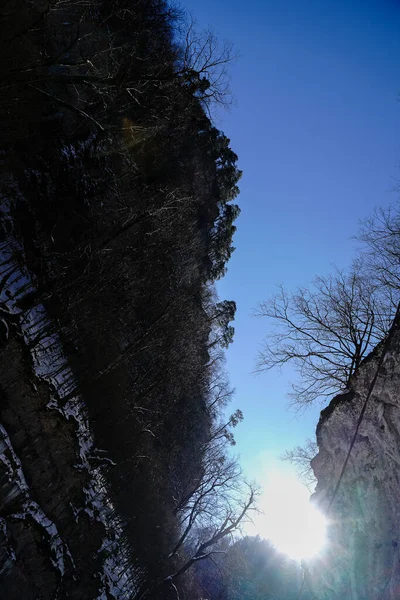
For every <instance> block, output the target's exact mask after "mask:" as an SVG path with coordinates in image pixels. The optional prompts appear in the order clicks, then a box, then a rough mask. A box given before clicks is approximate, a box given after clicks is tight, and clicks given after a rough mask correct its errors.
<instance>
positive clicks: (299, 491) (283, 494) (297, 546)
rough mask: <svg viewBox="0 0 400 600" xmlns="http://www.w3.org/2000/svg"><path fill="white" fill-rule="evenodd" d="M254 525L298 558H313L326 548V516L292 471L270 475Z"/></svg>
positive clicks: (281, 550)
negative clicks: (313, 502)
mask: <svg viewBox="0 0 400 600" xmlns="http://www.w3.org/2000/svg"><path fill="white" fill-rule="evenodd" d="M259 507H260V509H261V510H262V511H263V514H259V515H257V517H256V518H255V519H254V528H255V530H256V533H258V535H260V536H261V537H264V538H266V539H268V540H270V541H271V542H272V543H273V544H274V546H275V547H276V548H277V549H278V550H279V551H280V552H283V553H284V554H286V555H287V556H289V557H290V558H292V559H294V560H301V559H310V558H312V557H313V556H315V555H317V554H318V553H319V552H320V551H321V550H322V548H323V547H324V544H325V540H326V525H327V523H326V519H325V517H324V516H323V515H322V514H321V513H319V512H318V511H317V510H316V508H315V507H314V506H313V505H312V504H311V503H310V493H309V491H308V490H307V488H306V487H305V486H304V485H303V484H302V483H301V482H300V481H299V480H298V479H297V477H296V476H295V475H294V474H293V473H291V472H285V471H274V472H272V473H269V474H268V477H267V481H266V484H265V486H264V490H263V494H262V498H261V501H260V503H259Z"/></svg>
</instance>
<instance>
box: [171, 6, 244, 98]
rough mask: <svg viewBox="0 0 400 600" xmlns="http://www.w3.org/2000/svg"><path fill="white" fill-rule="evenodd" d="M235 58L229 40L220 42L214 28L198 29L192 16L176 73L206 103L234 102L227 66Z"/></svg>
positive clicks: (186, 29) (188, 22) (186, 28)
mask: <svg viewBox="0 0 400 600" xmlns="http://www.w3.org/2000/svg"><path fill="white" fill-rule="evenodd" d="M236 58H237V56H236V55H235V53H234V51H233V45H232V44H231V43H230V42H227V41H221V40H220V39H219V38H218V36H217V35H216V34H215V33H214V32H213V31H212V30H211V29H206V30H204V31H199V30H198V27H197V24H196V22H195V20H194V19H193V17H191V16H190V17H189V19H188V21H187V23H186V25H185V29H184V32H183V35H182V39H181V42H180V51H179V53H178V62H177V71H176V74H177V75H178V76H180V77H181V78H184V80H185V81H187V83H188V84H189V85H192V86H193V89H195V94H196V96H197V97H198V98H199V99H200V100H201V101H202V102H203V103H204V104H206V105H207V106H209V104H210V103H217V104H219V105H222V106H224V107H227V106H229V105H230V104H231V102H232V95H231V91H230V86H229V83H230V78H229V73H228V65H229V64H230V63H231V62H232V61H234V60H236Z"/></svg>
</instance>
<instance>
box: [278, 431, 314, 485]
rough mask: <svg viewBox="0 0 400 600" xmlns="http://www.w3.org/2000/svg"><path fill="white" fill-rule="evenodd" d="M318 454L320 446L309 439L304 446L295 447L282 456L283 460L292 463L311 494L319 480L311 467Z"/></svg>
mask: <svg viewBox="0 0 400 600" xmlns="http://www.w3.org/2000/svg"><path fill="white" fill-rule="evenodd" d="M317 453H318V445H317V443H316V442H315V441H313V440H311V439H310V438H307V440H306V441H305V443H304V445H303V446H295V447H294V448H292V449H291V450H286V452H285V453H284V454H283V455H282V456H281V460H284V461H287V462H290V463H291V464H292V465H293V466H294V467H295V469H296V471H297V475H298V477H299V479H300V481H302V482H303V483H304V485H305V486H306V487H307V489H308V491H309V492H310V493H311V492H312V491H313V490H314V488H315V484H316V483H317V480H316V478H315V475H314V471H313V470H312V467H311V461H312V459H313V458H314V457H315V455H316V454H317Z"/></svg>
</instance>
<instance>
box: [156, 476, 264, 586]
mask: <svg viewBox="0 0 400 600" xmlns="http://www.w3.org/2000/svg"><path fill="white" fill-rule="evenodd" d="M257 496H258V490H257V488H256V487H255V486H253V485H248V495H247V497H246V499H243V496H239V497H236V498H234V499H231V500H228V501H227V502H226V505H225V510H224V513H223V515H222V516H221V520H220V521H219V523H215V525H211V526H210V527H208V528H207V529H208V531H209V535H208V536H207V537H206V539H199V540H198V542H197V544H195V550H194V552H193V554H192V555H191V556H190V557H189V558H188V559H187V560H186V561H185V562H184V564H183V565H182V566H181V567H180V568H178V570H177V571H175V573H173V574H172V575H169V576H168V577H166V578H165V579H164V583H166V584H169V585H171V586H173V587H174V589H175V590H176V591H177V589H176V587H175V581H176V580H177V579H178V578H179V577H180V576H181V575H183V574H184V573H185V572H186V571H187V570H188V569H190V567H191V566H192V565H193V564H195V563H196V562H198V561H200V560H205V559H211V558H212V556H213V555H214V554H219V553H220V552H221V550H219V549H213V547H215V546H216V545H217V544H218V543H219V542H220V541H221V540H222V539H223V538H225V537H227V536H231V535H233V534H234V533H236V532H237V531H238V530H239V529H240V526H241V524H243V523H244V522H245V521H246V519H248V518H249V513H250V511H252V510H256V507H255V503H256V499H257ZM222 552H223V551H222Z"/></svg>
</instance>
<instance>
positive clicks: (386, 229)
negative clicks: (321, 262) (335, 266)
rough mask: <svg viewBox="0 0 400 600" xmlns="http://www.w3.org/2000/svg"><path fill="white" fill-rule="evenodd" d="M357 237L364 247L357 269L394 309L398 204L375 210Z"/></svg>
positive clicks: (398, 273)
mask: <svg viewBox="0 0 400 600" xmlns="http://www.w3.org/2000/svg"><path fill="white" fill-rule="evenodd" d="M357 238H358V239H359V240H360V241H361V242H363V244H364V252H363V253H362V255H361V257H360V259H359V261H358V262H359V268H361V269H362V270H363V271H364V272H366V273H367V275H368V277H369V278H370V280H371V281H373V282H374V284H375V285H376V286H377V287H378V288H379V289H380V291H381V294H382V295H384V296H385V298H386V303H387V305H388V306H390V305H391V306H393V307H394V309H396V307H397V305H398V303H399V300H400V204H397V205H392V206H388V207H385V208H376V209H375V210H374V212H373V214H372V216H371V217H369V218H367V219H364V220H363V221H362V222H361V228H360V233H359V235H358V236H357Z"/></svg>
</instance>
